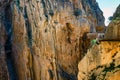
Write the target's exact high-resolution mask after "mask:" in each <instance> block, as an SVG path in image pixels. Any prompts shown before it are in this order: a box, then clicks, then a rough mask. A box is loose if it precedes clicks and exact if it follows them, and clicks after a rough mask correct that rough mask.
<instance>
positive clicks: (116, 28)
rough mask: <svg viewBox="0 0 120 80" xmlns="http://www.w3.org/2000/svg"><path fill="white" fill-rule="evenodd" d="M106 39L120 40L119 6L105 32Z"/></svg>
mask: <svg viewBox="0 0 120 80" xmlns="http://www.w3.org/2000/svg"><path fill="white" fill-rule="evenodd" d="M105 35H106V37H105V38H106V39H112V40H120V5H119V6H118V7H117V9H116V11H115V13H114V14H113V19H112V21H111V23H110V24H109V26H108V28H107V30H106V34H105Z"/></svg>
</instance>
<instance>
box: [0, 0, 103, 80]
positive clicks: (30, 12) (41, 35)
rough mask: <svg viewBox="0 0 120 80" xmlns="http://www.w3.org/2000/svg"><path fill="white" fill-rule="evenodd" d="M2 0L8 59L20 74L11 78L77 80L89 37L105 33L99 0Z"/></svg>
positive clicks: (24, 79) (21, 79)
mask: <svg viewBox="0 0 120 80" xmlns="http://www.w3.org/2000/svg"><path fill="white" fill-rule="evenodd" d="M0 1H1V3H0V8H1V9H3V14H4V15H3V14H2V15H3V18H4V20H3V19H2V21H4V22H3V24H4V25H5V30H6V36H7V40H6V45H7V44H9V45H8V46H6V50H10V55H7V56H9V57H10V58H9V60H10V64H14V65H13V66H11V67H14V68H13V69H15V70H14V71H13V72H12V73H15V72H16V73H17V75H15V74H12V75H11V73H10V72H9V75H10V78H11V79H14V77H16V76H17V77H16V78H15V79H19V80H77V74H78V68H77V66H78V62H79V61H80V60H81V59H82V58H83V56H84V55H85V53H86V51H87V48H88V46H89V39H87V37H86V34H87V33H88V32H103V31H104V17H103V15H102V14H103V13H102V11H101V10H100V9H99V7H98V4H97V2H96V0H15V1H12V0H7V2H6V1H5V0H0ZM5 2H6V3H5ZM0 13H1V11H0ZM8 63H9V62H8ZM8 68H9V66H8ZM8 70H9V69H8ZM13 76H14V77H13Z"/></svg>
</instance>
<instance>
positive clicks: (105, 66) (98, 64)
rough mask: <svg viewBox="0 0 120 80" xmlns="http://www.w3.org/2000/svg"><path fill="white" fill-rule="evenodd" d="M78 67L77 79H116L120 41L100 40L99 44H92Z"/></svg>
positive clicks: (119, 57)
mask: <svg viewBox="0 0 120 80" xmlns="http://www.w3.org/2000/svg"><path fill="white" fill-rule="evenodd" d="M81 66H82V67H81ZM78 68H79V73H78V80H83V79H84V80H112V79H114V80H118V79H119V76H118V75H120V41H101V43H100V44H99V45H95V46H93V47H92V48H91V49H89V50H88V52H87V55H86V56H85V57H84V58H83V59H82V60H81V61H80V63H79V66H78Z"/></svg>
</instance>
